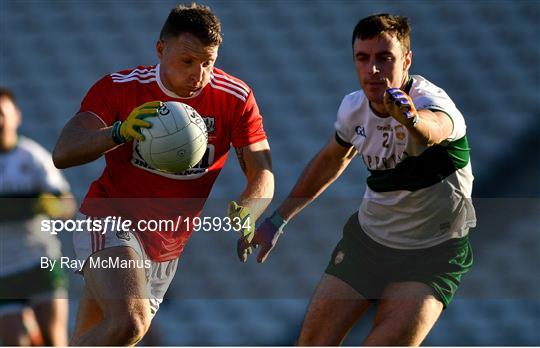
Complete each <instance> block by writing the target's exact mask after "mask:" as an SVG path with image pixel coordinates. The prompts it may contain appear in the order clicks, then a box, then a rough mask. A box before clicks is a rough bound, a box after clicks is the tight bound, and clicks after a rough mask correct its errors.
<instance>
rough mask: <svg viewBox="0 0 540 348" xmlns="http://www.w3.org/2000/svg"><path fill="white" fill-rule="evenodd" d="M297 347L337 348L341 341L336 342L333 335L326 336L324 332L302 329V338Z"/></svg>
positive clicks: (299, 339) (299, 338)
mask: <svg viewBox="0 0 540 348" xmlns="http://www.w3.org/2000/svg"><path fill="white" fill-rule="evenodd" d="M296 345H297V346H301V347H304V346H336V345H339V340H336V339H335V338H334V337H331V335H328V334H325V333H324V332H323V330H309V329H302V330H301V332H300V337H298V341H297V342H296Z"/></svg>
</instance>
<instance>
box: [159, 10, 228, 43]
mask: <svg viewBox="0 0 540 348" xmlns="http://www.w3.org/2000/svg"><path fill="white" fill-rule="evenodd" d="M184 33H189V34H192V35H194V36H195V37H196V38H197V39H199V40H200V41H201V42H202V43H203V44H204V45H205V46H219V45H220V44H221V42H222V41H223V37H222V35H221V23H220V22H219V19H218V18H217V17H216V16H215V15H214V14H213V13H212V10H210V7H208V6H204V5H199V4H196V3H192V4H191V5H178V6H176V7H175V8H173V9H172V10H171V12H170V13H169V16H168V17H167V20H165V23H164V24H163V27H162V28H161V33H160V34H159V38H160V39H161V40H165V39H168V38H170V37H177V36H179V35H181V34H184Z"/></svg>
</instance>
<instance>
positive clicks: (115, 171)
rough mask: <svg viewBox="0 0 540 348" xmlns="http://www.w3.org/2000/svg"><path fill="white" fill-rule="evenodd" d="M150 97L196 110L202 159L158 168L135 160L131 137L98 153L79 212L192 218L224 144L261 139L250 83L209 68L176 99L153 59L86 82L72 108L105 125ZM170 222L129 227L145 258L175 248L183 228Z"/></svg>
mask: <svg viewBox="0 0 540 348" xmlns="http://www.w3.org/2000/svg"><path fill="white" fill-rule="evenodd" d="M153 100H159V101H178V102H182V103H185V104H188V105H190V106H191V107H193V108H194V109H195V110H197V112H198V113H199V114H200V115H201V117H202V118H203V120H204V121H205V124H206V127H207V130H208V148H207V150H206V153H205V154H204V157H203V159H202V160H201V161H200V162H199V163H198V164H197V165H196V166H194V168H192V169H190V170H187V171H185V172H182V173H175V174H171V173H165V172H160V171H158V170H156V169H154V168H152V167H151V166H150V165H148V164H147V163H146V162H145V161H144V160H143V159H142V157H141V156H140V155H139V154H138V150H137V142H136V141H134V142H129V143H126V144H124V145H121V146H119V147H117V148H116V149H114V150H112V151H109V152H107V153H106V154H105V161H106V166H105V169H104V171H103V173H102V175H101V177H100V178H99V179H97V180H96V181H94V182H93V183H92V184H91V186H90V188H89V190H88V193H87V194H86V197H85V199H84V201H83V203H82V206H81V212H82V213H83V214H85V215H87V216H101V217H103V216H109V215H110V216H124V217H127V218H129V219H131V220H138V219H169V218H176V217H178V216H183V217H187V216H189V217H194V216H198V215H199V214H200V213H201V211H202V208H203V206H204V203H205V201H206V198H207V197H208V195H209V194H210V190H211V188H212V185H213V184H214V182H215V180H216V178H217V176H218V174H219V172H220V171H221V169H222V168H223V165H224V164H225V161H226V159H227V155H228V153H229V150H230V146H231V144H232V145H233V146H234V147H236V148H240V147H243V146H247V145H249V144H253V143H256V142H259V141H262V140H264V139H266V134H265V132H264V129H263V123H262V117H261V115H260V113H259V108H258V107H257V104H256V102H255V97H254V96H253V92H252V91H251V89H250V88H249V87H248V86H247V85H246V84H245V83H244V82H242V81H241V80H239V79H237V78H235V77H233V76H231V75H228V74H226V73H225V72H223V71H222V70H220V69H217V68H214V69H213V71H212V76H211V79H210V82H209V83H208V84H207V85H206V86H205V87H204V88H203V89H202V90H201V91H200V92H199V94H197V95H196V96H193V97H190V98H180V97H178V96H177V95H175V94H174V93H173V92H171V91H169V90H167V89H166V88H165V87H164V86H163V84H162V82H161V80H160V78H159V65H156V66H150V67H142V66H139V67H137V68H136V69H133V70H124V71H120V72H118V73H114V74H110V75H107V76H105V77H103V78H102V79H101V80H99V81H98V82H96V84H94V86H92V87H91V88H90V90H89V91H88V93H87V95H86V96H85V98H84V99H83V101H82V103H81V108H80V110H79V112H91V113H94V114H96V115H97V116H99V118H101V119H102V120H103V122H104V123H105V124H107V126H111V125H112V124H113V123H114V122H115V121H117V120H120V121H123V120H125V119H126V118H127V116H128V115H129V113H130V112H131V111H132V110H133V108H135V107H137V106H139V105H141V104H143V103H146V102H149V101H153ZM178 227H179V229H178V230H176V231H158V232H144V233H143V232H139V233H137V236H138V237H139V240H140V241H141V244H142V245H143V247H144V249H145V251H146V253H147V254H148V256H149V257H150V258H151V259H152V260H155V261H166V260H171V259H174V258H177V257H178V256H179V255H180V254H181V253H182V250H183V248H184V245H185V244H186V242H187V240H188V239H189V237H190V235H191V230H190V229H189V228H186V226H185V224H180V225H179V226H178Z"/></svg>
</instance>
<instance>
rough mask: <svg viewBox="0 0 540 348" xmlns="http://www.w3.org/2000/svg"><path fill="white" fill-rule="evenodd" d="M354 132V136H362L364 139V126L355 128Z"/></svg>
mask: <svg viewBox="0 0 540 348" xmlns="http://www.w3.org/2000/svg"><path fill="white" fill-rule="evenodd" d="M354 131H355V132H356V134H358V135H360V136H363V137H364V138H365V137H366V129H365V128H364V126H357V127H356V128H355V129H354Z"/></svg>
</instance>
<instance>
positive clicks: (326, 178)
mask: <svg viewBox="0 0 540 348" xmlns="http://www.w3.org/2000/svg"><path fill="white" fill-rule="evenodd" d="M356 153H357V152H356V149H355V148H354V147H352V146H350V147H345V146H342V145H340V144H338V143H337V141H336V139H335V137H334V136H332V138H331V139H330V141H329V142H328V143H327V144H326V145H325V146H324V147H323V148H322V149H321V151H319V153H318V154H317V155H315V157H314V158H313V159H312V160H311V162H310V163H309V164H308V165H307V166H306V168H305V169H304V171H303V172H302V174H301V175H300V177H299V178H298V181H297V182H296V184H295V185H294V187H293V189H292V191H291V192H290V193H289V196H288V197H287V198H286V199H285V201H284V202H283V203H282V204H281V205H280V206H279V208H278V209H277V210H276V211H275V212H274V214H273V215H272V216H271V217H269V218H267V219H265V220H264V222H263V223H262V224H261V226H259V228H258V229H257V231H256V232H255V236H254V237H253V241H252V242H251V245H254V246H261V250H260V252H259V254H258V255H257V261H258V262H264V261H265V260H266V257H267V256H268V254H269V253H270V251H271V250H272V249H273V248H274V246H275V244H276V242H277V240H278V238H279V236H280V235H281V233H282V232H283V228H284V227H285V224H286V223H287V221H289V220H290V219H292V218H293V217H294V216H295V215H296V214H298V213H299V212H300V211H301V210H302V209H304V208H305V207H306V206H307V205H308V204H309V203H311V202H312V201H313V200H315V198H317V197H318V196H319V195H320V194H321V193H322V192H324V190H325V189H326V188H327V187H328V186H330V184H331V183H332V182H334V181H335V180H336V179H337V178H338V177H339V176H340V175H341V173H343V171H344V170H345V168H347V166H348V165H349V163H350V162H351V160H352V159H353V158H354V156H355V155H356Z"/></svg>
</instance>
